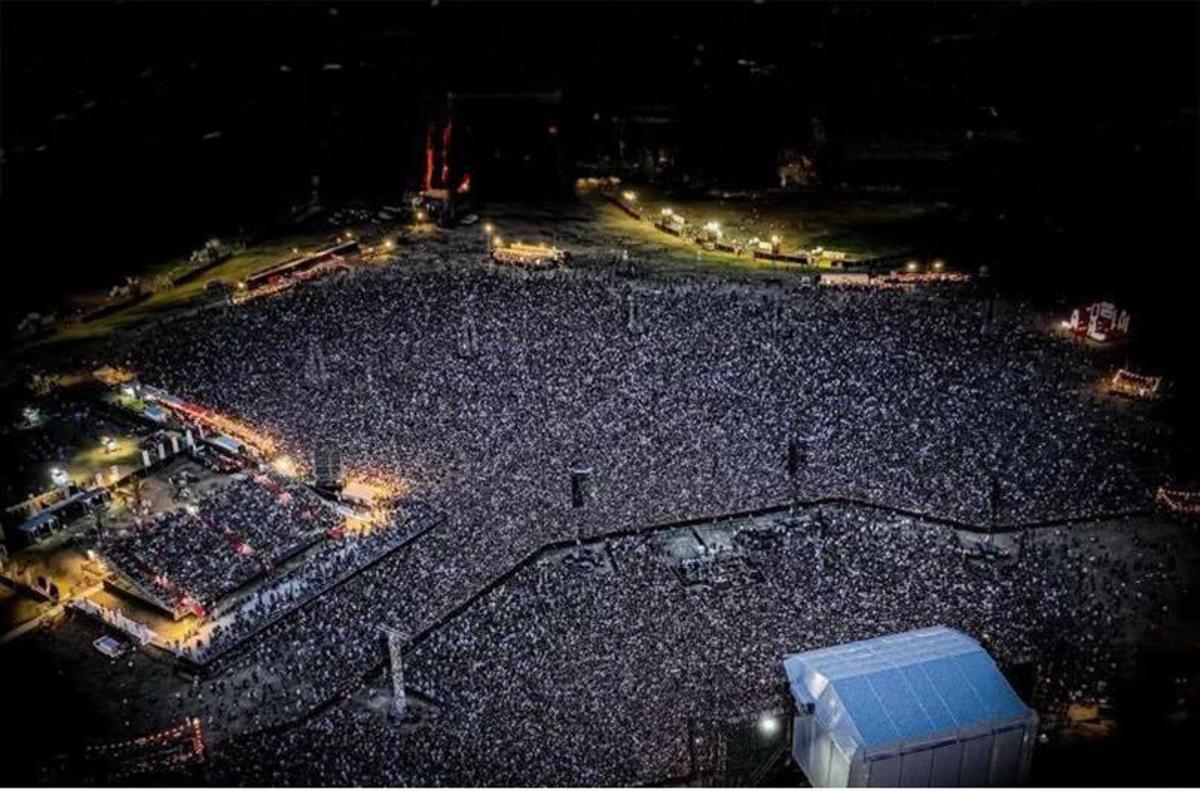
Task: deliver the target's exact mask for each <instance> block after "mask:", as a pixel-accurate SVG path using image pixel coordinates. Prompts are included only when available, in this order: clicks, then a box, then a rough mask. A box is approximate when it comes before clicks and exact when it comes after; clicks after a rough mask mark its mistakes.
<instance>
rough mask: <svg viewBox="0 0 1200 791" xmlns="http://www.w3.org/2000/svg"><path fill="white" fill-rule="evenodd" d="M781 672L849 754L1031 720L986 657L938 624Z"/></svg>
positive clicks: (795, 658)
mask: <svg viewBox="0 0 1200 791" xmlns="http://www.w3.org/2000/svg"><path fill="white" fill-rule="evenodd" d="M784 669H785V671H786V672H787V676H788V683H789V685H790V686H791V689H792V695H793V697H795V699H796V701H797V703H799V704H802V705H805V706H811V707H812V710H813V715H814V716H815V717H816V719H817V722H818V723H819V724H820V725H822V726H823V727H825V728H827V729H828V730H829V731H831V733H832V735H833V736H834V738H835V740H836V741H838V742H839V744H841V746H842V747H843V749H844V750H845V751H846V752H847V754H849V753H851V752H853V751H854V750H855V747H861V748H863V749H870V748H872V747H879V746H882V745H887V744H894V743H897V742H912V741H925V740H929V739H931V738H938V737H939V736H944V735H948V734H953V733H954V732H963V731H974V730H977V729H978V728H979V727H980V726H990V725H993V724H997V721H1004V722H1010V721H1013V720H1021V719H1026V718H1028V717H1031V716H1033V713H1032V711H1031V710H1030V709H1029V708H1028V707H1026V706H1025V704H1024V703H1022V702H1021V700H1020V698H1018V697H1017V695H1016V693H1015V692H1014V691H1013V689H1012V687H1011V686H1009V684H1008V682H1007V681H1006V680H1005V678H1004V676H1003V675H1001V673H1000V670H999V669H998V668H997V667H996V663H995V662H993V661H992V658H991V657H990V656H988V654H987V652H986V651H984V650H983V648H982V647H981V646H980V645H979V644H978V643H976V642H975V641H974V640H972V639H971V638H969V637H967V636H966V635H964V634H962V633H961V632H957V631H954V630H953V629H948V628H946V627H944V626H937V627H933V628H929V629H918V630H915V631H911V632H903V633H901V634H894V635H887V636H884V637H876V638H872V639H870V640H862V641H860V642H856V643H846V644H844V645H839V646H833V647H831V648H821V649H818V650H815V651H807V652H805V653H800V654H793V655H791V656H789V657H788V658H787V659H786V660H785V661H784Z"/></svg>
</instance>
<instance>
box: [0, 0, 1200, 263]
mask: <svg viewBox="0 0 1200 791" xmlns="http://www.w3.org/2000/svg"><path fill="white" fill-rule="evenodd" d="M0 22H2V34H3V38H2V40H0V67H2V74H0V95H2V106H0V110H2V117H0V136H2V147H3V162H2V165H0V167H2V171H0V191H2V192H0V194H2V197H0V211H2V212H3V216H4V219H5V221H6V226H7V227H10V228H11V227H14V225H15V226H17V227H21V228H23V229H27V231H28V233H29V235H30V236H31V237H33V236H36V237H41V238H44V237H45V236H46V235H51V234H52V235H53V236H54V237H55V238H56V240H57V241H56V247H55V250H56V251H58V253H59V255H58V258H60V259H72V260H77V259H80V258H85V257H89V256H92V255H93V254H94V251H95V250H96V248H97V246H100V247H103V248H104V249H109V250H111V249H112V247H111V246H112V245H118V244H119V245H121V246H122V248H123V260H128V259H132V260H134V261H137V260H139V259H150V258H153V257H154V256H159V255H162V254H163V252H164V251H167V252H177V251H179V250H180V248H182V249H188V248H189V247H190V246H192V245H194V244H195V243H196V241H197V240H199V239H202V238H204V237H205V236H206V235H208V234H209V233H212V232H215V231H219V230H221V229H227V228H234V229H236V227H237V226H239V225H253V224H256V223H259V222H261V221H263V220H264V219H265V218H268V217H271V216H274V214H275V213H277V212H278V211H279V210H280V209H281V208H286V206H287V205H289V204H291V203H295V202H297V201H300V200H303V199H304V198H305V197H306V196H307V194H308V192H309V190H310V189H311V182H312V178H313V176H314V175H319V176H320V178H321V186H322V193H323V196H324V197H326V198H327V199H345V198H354V197H385V198H395V197H398V196H399V193H400V192H401V191H402V190H403V189H405V188H407V187H410V186H412V185H413V184H414V183H415V178H416V172H415V171H416V164H417V162H418V159H419V142H418V141H419V139H420V131H419V130H420V129H421V128H422V125H423V123H424V119H425V118H426V117H427V114H428V112H429V108H430V107H436V106H438V105H437V102H438V101H439V97H443V96H444V95H445V93H446V92H447V91H455V92H459V93H460V94H461V93H496V92H502V93H518V94H519V93H526V92H559V95H560V96H561V102H560V104H559V105H557V106H555V107H552V108H550V109H546V108H544V107H543V108H541V109H540V110H538V111H537V112H535V113H529V114H527V113H525V112H524V111H522V110H520V109H519V108H517V106H516V105H514V106H513V107H508V108H501V109H499V110H489V111H479V110H477V111H476V112H487V113H490V118H489V121H490V123H487V124H483V123H482V120H481V119H482V116H479V117H477V119H476V120H477V121H479V122H480V123H479V125H480V128H479V130H478V132H479V134H478V136H479V137H480V138H483V139H481V140H479V141H477V142H478V143H479V146H478V148H479V149H480V150H488V151H491V150H492V149H493V148H494V149H495V150H504V151H507V150H509V149H512V150H518V149H520V148H521V147H522V146H524V145H525V143H526V142H528V141H533V140H534V138H535V137H536V136H537V135H541V134H543V133H544V129H545V127H546V126H547V125H548V124H549V123H551V122H552V123H553V125H554V126H556V128H557V129H558V130H560V131H559V134H560V137H559V140H558V141H557V145H558V146H559V148H558V149H556V150H557V151H558V154H559V155H561V156H562V157H563V158H564V160H565V162H566V167H567V169H568V171H569V170H570V169H571V168H572V167H573V166H574V165H575V163H577V162H578V163H589V162H595V161H597V160H598V159H600V158H603V157H605V156H609V157H611V156H613V155H614V154H616V153H617V152H618V150H619V149H618V143H617V141H618V140H621V139H624V140H625V141H626V144H627V148H626V150H625V154H626V156H627V157H629V156H631V152H632V154H636V153H637V151H638V150H639V149H640V148H641V147H645V148H646V149H647V150H652V149H657V148H660V147H666V148H668V149H670V150H671V151H672V152H673V154H674V156H675V157H676V162H677V165H676V167H675V168H674V170H673V171H672V172H670V173H668V174H666V176H667V177H669V178H672V179H676V180H678V179H681V178H683V177H686V178H688V179H689V183H692V184H701V185H723V186H755V187H761V186H770V185H771V184H772V182H773V181H774V179H775V175H774V168H775V166H776V164H777V162H778V157H779V156H780V153H781V152H782V151H783V150H784V149H787V148H794V149H799V150H803V151H810V152H816V151H817V148H816V141H815V140H814V128H815V127H814V123H813V120H814V119H817V121H818V123H819V126H820V128H821V130H822V131H823V134H824V136H825V137H824V143H823V145H822V146H821V147H820V150H819V153H820V157H821V165H822V167H823V168H824V172H823V174H822V176H823V181H824V185H825V187H826V188H828V187H832V186H835V185H839V184H842V183H845V184H847V185H848V186H850V187H858V186H864V185H871V184H876V183H887V184H896V185H899V186H902V187H906V188H909V189H914V190H935V191H940V192H944V193H946V194H948V195H950V196H957V197H959V198H962V199H964V200H979V199H981V198H984V199H989V200H990V199H996V198H998V197H1007V198H1012V199H1014V200H1017V199H1031V200H1040V199H1044V198H1045V199H1054V200H1063V199H1067V200H1069V199H1073V198H1079V199H1081V200H1087V201H1097V200H1107V201H1118V202H1121V201H1123V202H1129V201H1134V202H1142V203H1144V202H1145V201H1169V202H1172V203H1178V202H1181V201H1182V202H1188V201H1194V200H1195V198H1196V189H1197V188H1196V183H1197V157H1196V147H1197V145H1196V144H1197V140H1196V134H1197V133H1196V128H1197V127H1196V109H1197V82H1196V79H1197V72H1198V70H1200V69H1198V68H1197V67H1198V62H1197V48H1196V47H1197V42H1196V31H1197V5H1196V4H1194V3H1189V2H1169V3H1153V2H1138V3H1120V2H1097V3H1084V2H1070V3H1068V2H1062V3H1039V2H1028V3H989V4H974V3H959V2H955V3H944V4H940V3H924V4H908V3H881V4H869V5H855V4H844V5H826V4H817V3H803V4H785V3H774V2H766V3H762V4H755V3H749V2H746V3H705V4H682V3H671V4H662V5H649V4H640V3H639V4H633V3H611V4H605V3H592V4H571V5H567V4H549V3H536V4H500V3H493V4H470V3H457V2H452V0H446V1H444V2H441V3H440V4H438V5H436V6H435V5H432V4H429V3H412V4H406V3H391V2H387V3H383V2H381V3H359V4H355V3H291V2H280V3H240V2H239V3H233V2H220V3H165V2H163V3H145V2H125V3H110V2H87V3H79V4H76V3H69V2H49V3H47V2H12V1H11V0H10V1H7V2H4V3H3V4H0ZM514 108H516V109H514ZM485 127H486V128H485ZM543 149H545V147H544V146H543ZM543 149H539V150H543ZM64 227H65V228H67V229H69V230H70V232H69V233H63V232H62V231H63V229H64ZM131 228H138V229H140V233H139V234H137V235H136V236H135V235H131V234H130V233H129V229H131ZM64 265H65V264H64Z"/></svg>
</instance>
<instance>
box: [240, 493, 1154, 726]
mask: <svg viewBox="0 0 1200 791" xmlns="http://www.w3.org/2000/svg"><path fill="white" fill-rule="evenodd" d="M823 505H850V506H855V507H859V508H869V509H872V510H878V511H884V512H887V513H892V514H895V515H897V516H904V517H908V518H912V519H920V520H922V521H925V522H929V523H932V524H938V525H942V526H944V527H949V528H953V529H956V530H962V531H965V532H971V533H976V534H981V535H1000V534H1006V533H1017V532H1021V531H1025V530H1040V529H1045V528H1050V527H1065V526H1068V525H1078V524H1086V523H1089V522H1103V521H1107V520H1111V519H1131V518H1140V517H1146V516H1151V515H1153V514H1154V511H1153V509H1131V510H1127V511H1115V512H1105V513H1093V514H1079V515H1075V516H1067V517H1058V518H1054V519H1046V520H1039V521H1030V522H1022V523H1012V524H1008V525H982V524H979V523H975V522H968V521H965V520H961V519H956V518H953V517H946V516H938V515H936V514H928V513H925V512H922V511H918V510H915V509H910V508H904V507H900V506H891V505H886V504H883V503H875V502H871V501H869V500H864V499H860V498H855V497H845V496H836V495H832V496H826V497H817V498H810V499H797V500H789V501H786V502H783V503H776V504H774V505H767V506H763V507H760V508H753V509H748V510H743V511H735V512H730V513H723V514H716V515H705V516H696V517H689V518H686V519H679V520H673V521H669V522H658V523H651V524H649V525H643V526H633V527H628V528H622V529H619V530H613V531H610V532H606V533H597V534H593V535H590V536H587V537H586V538H582V539H580V540H578V541H577V540H575V539H560V540H558V541H551V542H549V543H547V544H543V545H542V546H540V547H538V548H537V549H535V550H533V551H532V552H530V553H528V554H527V555H525V556H524V557H523V558H521V559H520V560H518V561H517V562H516V563H515V564H514V565H512V566H510V567H509V568H508V569H507V570H505V571H503V572H501V573H500V574H499V575H498V576H497V577H495V578H494V579H492V580H491V581H490V582H488V583H487V584H485V585H484V586H483V587H481V588H479V589H478V590H476V591H475V592H474V593H472V594H471V595H470V596H468V597H467V598H466V599H464V600H463V601H461V602H459V603H458V604H456V605H454V606H452V607H451V608H449V609H448V610H447V611H446V612H444V613H443V614H442V615H440V616H439V617H438V618H436V619H435V620H434V621H433V622H432V623H430V624H429V625H428V626H426V627H424V628H422V629H421V630H419V631H418V632H416V633H415V634H414V635H413V637H412V639H411V640H410V641H409V642H408V645H407V646H406V647H405V652H406V653H407V652H409V651H412V650H413V649H415V648H417V647H418V646H420V645H421V644H422V643H424V642H425V641H426V640H428V639H429V638H430V637H431V636H432V635H433V634H434V633H435V632H437V631H439V630H441V629H442V628H444V627H445V626H447V625H448V624H449V623H451V622H452V621H454V620H455V619H456V618H458V617H459V616H460V615H462V614H463V613H464V612H466V611H467V610H469V609H470V608H471V606H472V605H474V604H475V603H476V602H478V601H479V600H481V599H482V598H484V597H485V596H487V595H488V594H490V593H491V592H492V591H494V590H496V588H498V587H500V586H501V585H504V584H505V583H507V582H508V581H509V580H511V579H512V578H513V577H515V576H516V575H517V574H519V573H521V571H523V570H524V569H526V568H528V567H529V566H530V565H532V564H534V563H536V562H538V561H539V560H540V559H541V558H543V557H544V556H545V555H547V554H549V553H551V552H555V551H559V550H563V549H569V548H571V547H576V546H591V545H595V544H601V543H605V542H608V541H613V540H618V539H621V538H631V537H635V536H644V535H653V534H655V533H660V532H664V531H670V530H678V529H680V528H686V527H692V526H696V525H702V524H721V523H724V522H737V521H744V520H746V519H753V518H755V517H760V516H769V515H771V514H779V513H784V512H788V511H799V510H805V509H810V508H816V507H820V506H823ZM386 667H387V659H386V658H384V659H381V660H379V661H378V662H376V663H374V664H373V665H371V666H370V667H369V668H368V669H367V670H366V671H364V672H363V673H361V674H360V675H358V676H355V677H354V678H353V680H352V681H351V682H350V683H348V684H347V685H345V686H344V687H342V688H341V689H339V690H336V691H335V692H334V693H333V694H331V695H330V696H329V697H328V698H326V699H325V700H323V701H321V702H319V703H317V704H316V705H314V706H313V707H312V708H311V709H308V710H307V711H305V712H304V713H302V714H300V715H298V716H296V717H294V718H292V719H290V720H287V721H285V722H282V723H277V724H275V725H268V726H265V727H263V728H260V729H258V730H256V731H249V732H247V733H245V734H242V736H243V737H254V736H258V735H264V734H273V735H277V734H281V733H286V732H288V731H290V730H292V729H294V728H298V727H300V726H301V725H304V724H305V723H307V722H310V721H311V720H313V719H315V718H316V717H318V716H320V715H321V714H323V713H324V712H325V711H328V710H329V709H330V708H331V707H332V706H334V705H335V704H337V703H338V702H339V701H341V700H344V699H346V698H347V697H349V696H350V695H352V694H354V692H355V691H356V690H357V689H362V688H364V687H365V686H366V685H367V684H368V683H369V680H370V679H371V678H372V677H374V676H376V675H378V674H379V673H381V672H383V671H384V670H385V669H386Z"/></svg>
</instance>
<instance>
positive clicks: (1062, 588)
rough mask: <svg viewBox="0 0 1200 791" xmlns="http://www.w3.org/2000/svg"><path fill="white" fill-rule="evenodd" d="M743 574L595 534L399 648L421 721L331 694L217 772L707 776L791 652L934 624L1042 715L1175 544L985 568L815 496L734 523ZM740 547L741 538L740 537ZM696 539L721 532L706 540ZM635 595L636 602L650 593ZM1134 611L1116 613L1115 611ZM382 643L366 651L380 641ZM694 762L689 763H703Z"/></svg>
mask: <svg viewBox="0 0 1200 791" xmlns="http://www.w3.org/2000/svg"><path fill="white" fill-rule="evenodd" d="M738 529H739V530H740V532H738V533H737V534H736V535H735V536H734V537H733V539H732V541H728V542H726V544H727V546H731V547H732V549H717V550H709V553H712V552H716V553H717V554H716V555H713V554H708V553H706V552H705V551H704V550H700V549H697V550H696V552H695V556H698V557H700V558H705V557H706V554H707V558H708V562H717V559H718V558H719V557H721V556H724V557H725V560H726V562H736V563H738V564H743V565H745V566H748V567H750V568H753V569H754V571H755V574H754V577H755V581H754V582H745V583H744V584H737V585H732V586H724V587H720V586H705V585H689V584H686V582H685V581H684V580H683V579H681V576H680V575H679V574H678V573H677V571H678V568H677V566H678V563H679V560H678V551H677V549H676V550H675V551H672V550H671V546H672V545H673V546H675V547H677V546H678V544H679V543H684V544H690V543H694V539H693V538H692V535H691V533H690V531H682V530H680V531H675V532H673V533H670V534H667V535H664V536H640V537H634V538H626V539H621V540H617V541H610V542H607V543H606V545H603V547H602V554H604V555H605V556H607V561H606V562H604V563H602V564H599V565H598V566H595V567H594V569H593V570H588V569H586V568H584V567H583V566H582V565H580V564H570V563H566V562H561V561H558V562H553V561H547V562H542V563H538V564H534V565H529V566H526V567H525V568H524V569H522V570H521V571H519V572H518V573H517V574H516V575H515V576H513V577H512V578H510V579H508V580H507V581H506V582H505V583H504V584H503V585H501V586H500V587H498V588H496V589H495V590H493V591H492V592H491V593H490V594H488V595H487V596H486V597H484V598H483V599H481V600H479V601H478V602H477V603H475V604H474V605H473V606H472V607H470V608H469V609H467V610H466V611H465V612H464V613H463V614H462V615H461V616H460V617H458V618H456V619H454V620H452V621H451V622H449V623H448V624H447V625H446V626H445V627H443V628H440V629H438V630H436V631H434V632H432V633H431V634H430V635H429V637H428V639H426V640H424V641H423V642H420V643H419V644H417V645H416V646H415V647H414V648H413V649H412V650H411V651H410V652H409V654H408V656H407V658H406V665H405V678H406V682H407V684H408V686H409V688H410V689H411V690H412V693H413V694H414V695H415V696H418V697H419V699H420V700H421V701H425V702H427V703H423V704H422V711H423V712H424V715H423V716H424V722H423V726H422V727H420V728H418V729H415V730H401V729H398V728H397V727H396V726H395V725H394V724H393V723H392V722H390V721H389V720H388V718H387V717H384V716H382V715H379V714H376V713H369V712H367V711H365V710H364V709H363V708H362V707H361V706H356V705H342V706H339V707H335V708H333V709H330V710H328V711H327V712H325V713H323V714H321V715H320V716H318V717H316V718H314V719H312V720H310V721H307V722H304V723H303V724H302V725H300V726H299V727H295V728H292V729H287V730H284V731H282V732H279V733H257V734H253V735H251V736H248V737H244V738H241V739H234V740H232V741H231V742H229V743H227V744H226V745H225V746H224V747H223V748H222V750H221V751H220V753H219V756H218V757H219V761H218V762H217V765H216V769H215V771H216V772H217V777H216V779H218V780H224V781H230V780H232V779H234V778H241V779H242V780H243V782H244V781H246V780H247V779H252V780H253V781H254V782H261V783H266V784H309V785H311V784H318V785H322V784H332V785H347V784H357V783H364V784H409V785H430V784H434V785H443V784H444V785H465V786H476V785H485V784H486V785H558V784H571V785H580V784H583V785H625V784H635V783H646V782H655V781H661V780H663V779H666V778H682V777H686V776H689V775H690V774H692V773H693V772H694V771H695V770H697V769H704V768H713V765H712V763H711V761H712V753H711V751H709V750H706V749H704V748H703V747H701V748H699V749H697V748H693V749H691V750H689V748H688V744H687V741H688V739H689V738H693V739H699V744H701V745H706V744H708V745H711V743H712V740H713V739H714V738H715V737H716V734H717V731H718V728H719V726H718V723H719V722H720V721H722V720H725V719H730V718H739V717H742V718H745V720H746V721H747V722H749V723H756V722H757V720H758V716H759V714H760V713H761V712H765V711H774V710H778V709H779V707H780V706H782V705H784V703H785V701H786V699H787V692H786V688H785V684H784V676H783V673H782V669H781V661H782V659H783V657H784V656H786V655H787V654H788V653H792V652H796V651H802V650H806V649H810V648H815V647H820V646H824V645H832V644H837V643H840V642H845V641H851V640H858V639H863V638H866V637H871V636H876V635H878V634H882V633H889V632H896V631H903V630H906V629H911V628H917V627H922V626H929V625H933V624H946V625H949V626H953V627H955V628H958V629H961V630H963V631H964V632H966V633H967V634H970V635H973V636H974V637H976V638H977V639H980V640H981V641H982V642H983V643H984V645H985V646H986V647H987V648H988V649H989V651H991V652H992V654H993V655H994V656H995V657H996V658H997V660H998V661H999V662H1000V663H1001V664H1002V665H1004V666H1006V667H1009V668H1012V667H1016V666H1019V665H1021V664H1022V663H1027V662H1032V663H1033V667H1035V668H1036V670H1037V676H1038V678H1037V681H1036V684H1035V685H1034V686H1033V689H1032V690H1030V689H1025V690H1023V691H1022V694H1024V695H1026V696H1028V697H1031V698H1032V700H1031V702H1033V703H1036V704H1037V705H1038V707H1039V708H1040V709H1041V710H1042V711H1043V713H1045V712H1047V711H1053V710H1055V707H1056V706H1058V705H1063V704H1066V703H1068V702H1072V701H1079V700H1086V701H1095V700H1098V699H1101V698H1104V697H1105V696H1107V695H1109V694H1111V686H1110V685H1111V683H1112V681H1113V679H1114V678H1116V677H1117V676H1118V675H1119V673H1118V670H1117V661H1118V659H1120V652H1119V651H1117V650H1114V645H1115V644H1117V643H1118V642H1119V639H1118V638H1117V637H1116V636H1115V635H1114V632H1115V631H1116V630H1117V629H1118V628H1120V627H1121V626H1122V625H1128V624H1130V623H1132V622H1137V623H1141V624H1142V625H1143V627H1144V626H1145V624H1146V623H1147V621H1148V622H1149V623H1150V624H1153V623H1154V622H1155V621H1156V620H1161V618H1162V617H1164V616H1163V612H1162V611H1163V610H1164V609H1166V602H1168V601H1170V598H1169V591H1170V583H1171V582H1172V581H1173V580H1174V579H1175V565H1174V563H1175V561H1174V558H1173V557H1172V550H1171V549H1170V548H1169V547H1168V546H1166V544H1165V543H1163V542H1162V539H1160V538H1158V537H1155V536H1154V534H1153V532H1152V531H1147V537H1143V536H1142V535H1140V534H1139V532H1138V530H1137V528H1133V527H1125V528H1124V529H1125V530H1127V531H1128V532H1125V533H1113V532H1109V531H1105V530H1100V529H1094V528H1080V529H1078V530H1076V531H1068V530H1062V529H1044V530H1042V531H1039V532H1038V533H1036V534H1034V535H1032V536H1031V537H1029V540H1028V541H1027V542H1023V545H1017V544H1015V543H1014V545H1013V546H1012V547H1010V549H1009V551H1008V553H1007V555H1005V556H1000V557H992V558H991V559H983V560H981V559H980V558H979V557H976V555H977V554H978V553H973V552H970V551H968V550H967V549H966V548H964V546H963V544H962V543H961V542H960V538H959V537H958V536H957V535H956V534H955V532H954V531H952V530H950V529H948V528H944V527H936V526H931V525H929V524H926V523H922V522H918V521H914V520H911V519H907V518H900V517H894V516H893V517H889V516H885V515H881V514H880V513H879V512H877V511H872V510H868V509H862V508H857V507H834V506H826V507H822V508H819V509H814V510H808V511H804V512H802V513H800V514H798V515H797V516H794V517H778V518H772V519H769V520H768V519H763V520H759V521H757V522H755V523H751V524H750V525H747V526H744V527H740V528H738ZM749 537H753V538H756V539H757V540H753V541H751V540H743V539H746V538H749ZM708 543H711V544H718V543H720V542H719V541H712V540H711V537H710V538H709V541H708ZM650 602H652V603H653V605H652V606H648V603H650ZM1131 611H1132V612H1131ZM380 650H382V649H380ZM706 761H708V763H707V764H706V763H705V762H706Z"/></svg>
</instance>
